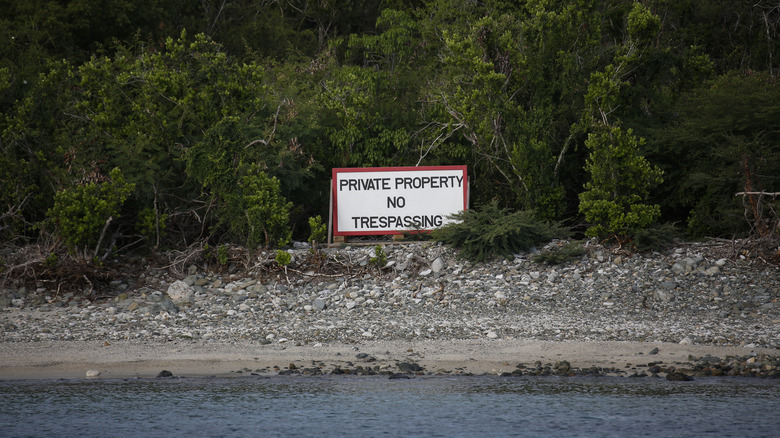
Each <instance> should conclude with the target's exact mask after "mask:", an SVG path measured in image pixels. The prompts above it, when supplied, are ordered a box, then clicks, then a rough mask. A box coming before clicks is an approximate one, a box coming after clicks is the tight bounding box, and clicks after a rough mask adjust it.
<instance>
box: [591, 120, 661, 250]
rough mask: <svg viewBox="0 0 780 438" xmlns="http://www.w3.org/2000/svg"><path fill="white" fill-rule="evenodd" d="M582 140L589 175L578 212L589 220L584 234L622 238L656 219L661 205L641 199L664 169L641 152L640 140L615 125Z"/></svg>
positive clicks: (644, 197)
mask: <svg viewBox="0 0 780 438" xmlns="http://www.w3.org/2000/svg"><path fill="white" fill-rule="evenodd" d="M585 144H586V145H587V146H588V149H589V150H590V155H589V156H588V161H587V164H586V165H585V170H586V171H587V172H588V173H589V174H590V177H591V180H590V181H589V182H588V183H586V184H585V191H584V192H582V193H581V194H580V212H582V214H583V215H585V220H587V221H588V222H590V224H591V226H590V228H588V230H587V231H586V233H585V234H586V235H588V236H596V237H616V238H618V239H619V240H622V239H623V238H625V237H626V236H628V235H631V234H632V233H633V232H634V231H636V230H641V229H643V228H645V227H647V226H648V225H650V224H651V223H653V222H654V221H655V220H656V219H658V217H659V216H660V214H661V210H660V207H659V206H658V205H650V204H645V203H644V202H645V201H646V200H647V198H648V197H649V195H650V191H651V189H652V188H653V187H654V186H656V185H658V184H660V183H661V182H662V181H663V179H662V177H661V175H662V174H663V172H662V171H661V170H660V169H659V168H658V167H655V166H652V165H651V164H650V163H649V162H648V161H647V160H646V159H645V158H644V157H643V156H642V155H640V153H639V147H640V146H641V145H642V144H643V140H641V139H638V138H637V137H636V136H634V135H633V132H632V131H631V130H630V129H629V130H628V131H623V130H622V129H621V128H619V127H615V128H611V129H602V130H599V131H598V132H594V133H591V134H590V135H589V136H588V140H587V141H586V142H585Z"/></svg>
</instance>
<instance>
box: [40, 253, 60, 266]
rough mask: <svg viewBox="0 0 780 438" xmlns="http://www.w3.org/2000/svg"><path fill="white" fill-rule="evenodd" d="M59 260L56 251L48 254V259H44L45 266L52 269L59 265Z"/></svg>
mask: <svg viewBox="0 0 780 438" xmlns="http://www.w3.org/2000/svg"><path fill="white" fill-rule="evenodd" d="M58 261H59V257H58V256H57V254H56V253H51V254H49V255H48V256H46V260H44V261H43V266H44V267H46V268H48V269H51V268H54V267H55V266H57V262H58Z"/></svg>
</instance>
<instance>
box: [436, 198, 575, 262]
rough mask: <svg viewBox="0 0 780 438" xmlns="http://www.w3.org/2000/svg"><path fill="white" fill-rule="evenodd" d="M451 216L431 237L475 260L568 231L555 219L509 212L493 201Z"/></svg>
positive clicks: (507, 252)
mask: <svg viewBox="0 0 780 438" xmlns="http://www.w3.org/2000/svg"><path fill="white" fill-rule="evenodd" d="M451 217H452V218H453V219H455V220H457V221H458V222H454V223H450V224H447V225H445V226H443V227H441V228H438V229H436V230H434V231H433V234H432V237H433V238H434V239H435V240H438V241H440V242H444V243H446V244H447V245H451V246H453V247H455V248H457V249H458V250H459V255H460V256H461V257H463V258H466V259H468V260H471V261H475V262H484V261H488V260H492V259H494V258H496V257H504V258H507V259H509V258H511V257H512V256H513V255H514V254H516V253H518V252H520V251H526V250H528V249H529V248H531V247H534V246H538V245H542V244H544V243H547V242H549V241H550V240H552V239H554V238H559V237H566V236H567V234H568V231H567V230H566V229H564V228H563V227H561V225H560V224H558V223H551V222H547V221H540V220H538V219H536V217H535V215H534V212H533V211H517V212H514V213H510V212H509V210H507V209H501V208H499V207H498V202H496V201H493V202H491V203H490V204H486V205H484V206H482V207H481V209H479V210H464V211H462V212H460V213H457V214H455V215H453V216H451Z"/></svg>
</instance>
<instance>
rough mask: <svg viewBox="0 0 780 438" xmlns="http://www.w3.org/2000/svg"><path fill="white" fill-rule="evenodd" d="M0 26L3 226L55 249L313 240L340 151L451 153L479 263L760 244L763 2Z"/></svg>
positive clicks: (276, 11)
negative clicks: (570, 234)
mask: <svg viewBox="0 0 780 438" xmlns="http://www.w3.org/2000/svg"><path fill="white" fill-rule="evenodd" d="M0 42H2V44H0V175H1V176H0V240H2V241H3V242H13V243H14V244H20V245H21V244H24V243H41V242H52V241H57V242H62V244H63V245H61V247H62V248H63V250H62V251H61V252H60V253H59V254H58V255H59V256H60V260H62V256H63V255H65V254H64V248H68V250H69V251H70V253H71V254H77V255H79V256H80V257H82V258H85V259H94V258H95V257H99V258H105V257H107V256H108V255H109V254H111V253H115V252H118V251H122V250H143V251H155V250H158V249H161V248H162V249H173V250H182V249H185V248H189V247H192V245H193V244H194V242H201V246H202V244H203V243H211V245H212V246H213V247H219V245H226V244H239V245H243V246H247V247H249V248H250V249H254V248H257V247H281V246H284V245H285V244H287V243H288V242H289V241H290V240H291V239H293V238H296V239H300V240H307V239H308V240H310V241H312V242H322V241H324V240H325V238H323V237H322V235H321V231H322V224H321V222H319V223H316V222H315V223H311V222H310V223H309V227H307V226H306V225H307V220H308V218H312V217H318V216H319V217H324V215H325V214H326V212H327V202H328V180H329V177H330V169H331V168H333V167H343V166H395V165H408V166H414V165H440V164H465V165H468V169H469V180H470V182H471V199H472V200H473V203H474V204H475V205H483V206H484V207H482V208H481V209H478V210H475V211H473V212H469V213H464V214H463V215H462V219H463V220H464V222H463V224H462V225H461V226H460V227H458V226H451V227H447V229H445V230H442V231H441V232H440V233H438V235H439V238H440V239H442V240H444V241H447V242H450V243H453V244H455V245H458V246H459V247H461V248H463V250H464V251H465V254H467V256H468V257H469V258H474V259H487V258H490V257H492V256H493V255H498V256H506V255H507V254H511V253H513V252H514V251H517V250H518V249H521V248H525V247H528V246H534V245H538V244H539V242H541V241H543V240H544V239H549V238H551V236H553V235H558V231H559V230H558V228H556V227H554V226H553V225H549V226H548V225H541V224H555V223H559V222H563V223H567V224H584V226H585V230H583V231H584V233H585V234H587V235H589V236H596V237H599V238H602V239H613V240H615V241H617V242H619V243H621V244H624V243H628V244H630V245H632V246H634V247H640V246H645V245H647V244H649V243H648V242H657V241H660V240H663V239H661V237H660V236H659V233H662V234H664V233H667V232H669V231H670V230H669V228H668V227H662V226H659V223H676V224H680V227H681V228H684V229H682V230H681V231H682V232H683V233H685V234H686V235H687V237H702V236H721V237H734V236H746V235H749V234H751V233H753V234H759V235H761V236H762V237H766V236H770V237H772V236H774V237H777V226H776V223H777V219H776V217H775V218H769V217H767V215H769V214H770V213H771V212H774V211H776V208H774V207H773V206H775V205H776V201H775V199H776V197H775V196H776V195H773V194H776V193H778V192H780V178H778V175H780V148H779V147H778V145H780V124H778V123H777V120H780V86H779V85H778V72H779V71H780V70H779V69H778V66H779V65H780V64H778V59H780V56H778V55H780V8H778V7H777V2H776V1H771V0H751V1H747V0H735V1H720V0H719V1H712V0H675V1H670V0H649V1H643V2H638V1H634V0H576V1H560V0H522V1H517V2H507V1H504V0H484V1H480V2H463V1H459V0H420V1H410V0H370V1H368V0H359V1H328V2H325V1H319V0H295V1H266V2H243V1H236V0H224V1H223V0H220V1H214V0H203V1H200V0H199V1H194V0H185V1H171V0H138V1H135V0H133V1H131V0H112V1H111V2H110V7H109V6H106V5H104V4H102V3H100V2H94V1H88V0H64V1H58V2H50V1H43V0H31V1H26V2H18V1H9V0H0ZM741 192H745V193H755V194H752V195H751V194H747V195H741V196H735V194H736V193H741ZM767 202H769V203H767ZM746 212H747V213H746ZM746 217H748V219H749V220H747V221H746V220H745V218H746ZM309 230H310V231H311V234H310V235H307V234H306V233H307V231H309ZM519 230H523V231H519ZM526 233H529V234H528V235H526ZM58 248H59V247H57V246H56V245H54V246H52V245H49V247H48V248H45V249H44V253H50V252H52V251H53V252H57V251H60V250H59V249H58ZM54 260H56V259H54Z"/></svg>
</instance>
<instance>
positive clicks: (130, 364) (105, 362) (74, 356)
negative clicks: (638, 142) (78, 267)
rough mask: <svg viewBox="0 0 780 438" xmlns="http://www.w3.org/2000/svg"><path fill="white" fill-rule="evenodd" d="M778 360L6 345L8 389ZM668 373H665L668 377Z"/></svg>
mask: <svg viewBox="0 0 780 438" xmlns="http://www.w3.org/2000/svg"><path fill="white" fill-rule="evenodd" d="M656 349H657V350H656ZM655 351H657V352H656V353H653V352H655ZM772 354H775V355H776V354H777V351H776V350H774V349H766V348H750V347H722V346H708V345H681V344H673V343H662V342H661V343H643V342H625V341H534V340H517V339H498V340H489V341H485V340H446V341H444V340H431V341H411V342H407V341H364V342H360V343H354V344H353V343H329V344H323V345H320V344H316V345H303V346H296V345H279V344H274V345H263V344H261V343H257V342H235V343H225V342H204V341H170V342H134V341H117V342H113V343H108V342H104V343H100V342H94V341H53V342H11V343H0V380H21V379H59V378H85V377H86V373H87V371H89V370H96V371H98V372H99V376H97V378H135V377H141V378H148V377H156V376H158V374H159V373H160V372H161V371H162V370H166V371H170V372H171V373H172V374H173V375H174V376H180V377H204V376H222V377H224V376H236V375H241V374H249V373H252V374H257V375H276V374H341V372H334V370H342V371H346V372H345V374H364V373H363V371H366V370H369V371H373V372H372V374H390V375H392V374H396V373H399V372H400V373H408V374H420V375H432V374H439V375H483V374H488V375H502V374H507V373H513V372H514V373H515V374H514V375H518V374H517V373H518V371H517V370H525V372H524V373H523V374H525V375H528V374H529V372H528V370H529V369H534V367H535V366H538V365H539V363H541V364H542V366H543V367H544V366H546V367H547V368H548V369H552V370H553V374H554V375H577V374H578V373H577V371H576V370H588V369H598V370H599V371H600V372H599V375H610V376H612V375H614V376H624V377H629V376H631V375H632V373H633V374H634V375H636V373H642V372H645V371H647V369H648V364H650V365H652V364H657V365H660V366H661V367H664V368H663V370H664V371H669V370H678V371H680V372H683V373H687V374H690V373H692V372H693V369H694V367H695V365H696V361H697V360H699V359H701V358H704V359H707V358H710V357H711V358H719V359H721V358H727V357H742V356H756V355H765V356H766V357H771V355H772ZM537 361H538V362H537ZM563 362H565V363H566V364H567V365H568V367H567V369H566V370H561V369H559V368H558V367H559V364H560V363H563ZM404 363H406V364H415V365H417V366H419V369H418V370H417V371H416V372H414V371H412V372H410V371H409V370H408V369H404V368H403V365H402V364H404ZM535 364H536V365H535ZM399 365H401V367H400V368H399ZM518 365H520V367H519V368H518ZM307 370H308V372H307ZM312 370H319V371H315V372H314V373H312ZM666 374H668V373H667V372H661V373H659V377H662V376H664V375H666ZM536 375H539V374H536ZM637 377H641V376H637Z"/></svg>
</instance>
